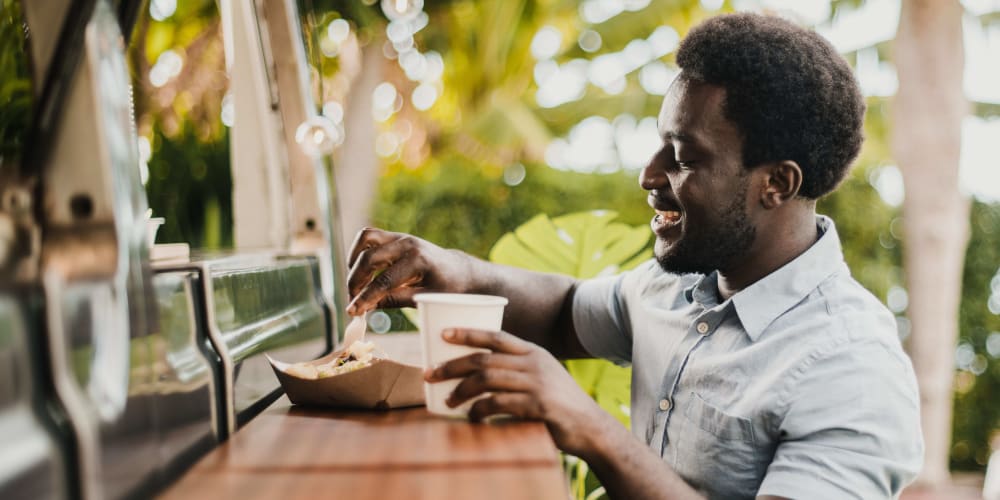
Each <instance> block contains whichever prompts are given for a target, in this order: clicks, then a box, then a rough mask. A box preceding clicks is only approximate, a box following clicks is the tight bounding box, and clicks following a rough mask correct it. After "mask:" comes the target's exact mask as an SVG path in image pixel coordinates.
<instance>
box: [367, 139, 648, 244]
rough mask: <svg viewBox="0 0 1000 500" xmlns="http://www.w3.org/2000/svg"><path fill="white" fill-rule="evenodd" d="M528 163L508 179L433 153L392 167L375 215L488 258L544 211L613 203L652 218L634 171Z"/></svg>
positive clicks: (624, 215)
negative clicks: (408, 165) (419, 162)
mask: <svg viewBox="0 0 1000 500" xmlns="http://www.w3.org/2000/svg"><path fill="white" fill-rule="evenodd" d="M516 165H521V164H516ZM522 166H523V168H524V171H525V174H524V179H523V181H522V182H521V183H520V184H517V185H515V186H511V185H508V184H507V183H505V182H504V178H503V169H500V168H495V167H484V166H482V165H478V164H476V163H475V162H473V161H471V160H469V159H467V158H463V157H461V156H459V155H454V154H453V155H449V156H446V157H439V158H435V159H432V160H431V161H430V162H429V164H428V165H427V166H425V167H423V168H420V169H418V170H408V169H398V170H395V171H392V172H390V173H388V174H386V175H385V176H384V177H383V178H382V180H381V182H380V184H379V196H378V199H377V200H376V202H375V203H376V204H375V212H374V216H373V222H374V224H375V225H376V226H380V227H384V228H386V229H389V230H392V231H402V232H408V233H412V234H416V235H420V236H422V237H425V238H427V239H429V240H431V241H433V242H435V243H437V244H439V245H442V246H446V247H452V248H461V249H463V250H465V251H467V252H469V253H471V254H473V255H476V256H478V257H482V258H486V257H487V255H488V252H489V249H490V247H491V246H492V245H493V242H495V241H497V240H499V239H500V237H501V236H502V235H503V234H504V233H506V232H508V231H511V230H513V229H514V228H515V227H517V226H518V225H520V224H522V223H524V222H525V221H527V220H528V219H529V218H531V217H533V216H534V215H536V214H539V213H552V214H560V213H566V212H573V211H581V210H590V209H600V208H605V207H614V209H615V210H616V211H617V212H618V213H619V214H620V218H621V220H622V222H625V223H626V224H632V225H635V224H646V223H648V221H649V207H648V206H646V202H645V196H644V195H643V193H642V190H641V189H640V188H639V184H638V182H637V181H636V177H635V175H634V173H628V172H618V173H613V174H581V173H574V172H562V171H558V170H553V169H551V168H549V167H548V166H545V165H536V164H530V163H529V164H525V165H522ZM511 168H518V167H517V166H513V167H511Z"/></svg>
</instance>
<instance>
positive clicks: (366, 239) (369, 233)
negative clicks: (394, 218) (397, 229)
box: [347, 227, 402, 268]
mask: <svg viewBox="0 0 1000 500" xmlns="http://www.w3.org/2000/svg"><path fill="white" fill-rule="evenodd" d="M400 236H402V235H401V234H400V233H392V232H389V231H385V230H382V229H378V228H374V227H366V228H364V229H362V230H360V231H358V234H356V235H355V236H354V242H353V243H351V251H350V253H349V254H348V255H349V257H348V258H347V267H348V268H351V267H354V261H355V260H357V259H358V255H360V254H361V252H364V251H365V250H370V249H372V248H375V247H378V246H381V245H385V244H386V243H389V242H390V241H393V240H397V239H399V237H400Z"/></svg>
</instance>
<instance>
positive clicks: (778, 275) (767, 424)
mask: <svg viewBox="0 0 1000 500" xmlns="http://www.w3.org/2000/svg"><path fill="white" fill-rule="evenodd" d="M817 226H818V228H819V231H820V233H821V236H820V238H819V239H818V240H817V242H816V243H815V244H813V246H812V247H810V248H809V249H808V250H807V251H806V252H804V253H803V254H802V255H800V256H798V257H797V258H796V259H795V260H793V261H792V262H789V263H788V264H786V265H785V266H783V267H782V268H780V269H778V270H776V271H775V272H773V273H771V274H769V275H768V276H766V277H764V278H763V279H761V280H759V281H757V282H756V283H754V284H752V285H751V286H749V287H747V288H745V289H743V290H741V291H740V292H739V293H737V294H735V295H733V296H732V297H731V298H729V299H728V300H726V301H723V302H721V303H720V302H719V299H718V282H717V275H716V274H715V273H713V274H710V275H707V276H702V275H674V274H669V273H666V272H664V271H663V270H662V269H660V267H659V265H658V264H657V263H656V262H655V261H649V262H647V263H645V264H643V265H641V266H639V267H638V268H636V269H634V270H632V271H629V272H626V273H624V274H622V275H619V276H616V277H609V278H600V279H595V280H590V281H586V282H584V283H582V284H581V285H580V286H579V287H578V289H577V291H576V295H575V298H574V303H573V316H574V325H575V327H576V331H577V333H578V335H579V337H580V341H581V343H582V344H583V346H584V347H585V348H586V349H587V350H588V351H589V352H590V353H591V354H592V355H594V356H596V357H602V358H607V359H610V360H612V361H615V362H617V363H620V364H628V363H631V365H632V417H631V418H632V432H633V433H634V434H635V435H636V437H638V438H639V439H641V440H642V441H644V442H646V443H647V444H648V445H649V447H650V448H652V449H653V450H654V451H655V452H657V453H658V454H659V455H660V456H662V457H663V460H664V461H666V462H667V463H668V464H669V465H670V466H671V467H672V468H673V469H674V470H675V471H676V472H677V473H678V474H679V475H680V476H681V477H683V478H684V479H685V480H686V481H687V482H688V483H689V484H691V485H692V486H694V487H695V488H696V489H699V490H701V491H702V492H704V493H706V494H707V495H708V496H709V497H711V498H752V497H754V496H756V495H778V496H784V497H788V498H809V499H823V498H831V499H833V498H836V499H841V498H864V499H869V498H895V497H897V496H898V495H899V492H900V490H901V489H902V488H903V487H904V486H905V485H906V484H908V483H909V482H910V481H912V480H913V478H914V477H915V476H916V473H917V472H918V471H919V469H920V466H921V461H922V456H923V443H922V440H921V434H920V410H919V408H920V407H919V395H918V393H917V384H916V377H915V376H914V374H913V368H912V366H911V364H910V361H909V358H907V356H906V355H905V354H904V353H903V350H902V348H901V346H900V343H899V339H898V337H897V333H896V324H895V320H894V318H893V316H892V314H891V313H890V312H889V311H888V310H887V309H886V308H885V307H884V306H883V305H882V303H881V302H879V300H878V299H876V298H875V297H874V296H873V295H872V294H871V293H869V292H868V291H867V290H865V289H864V288H863V287H862V286H861V285H860V284H858V282H857V281H855V280H854V279H853V278H852V277H851V274H850V271H849V270H848V268H847V265H846V264H845V263H844V259H843V254H842V252H841V248H840V240H839V238H838V236H837V230H836V228H835V227H834V224H833V221H831V220H830V219H829V218H827V217H823V216H819V217H817Z"/></svg>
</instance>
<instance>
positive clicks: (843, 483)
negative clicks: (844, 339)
mask: <svg viewBox="0 0 1000 500" xmlns="http://www.w3.org/2000/svg"><path fill="white" fill-rule="evenodd" d="M792 376H793V378H794V380H793V381H791V383H790V384H789V385H788V386H786V388H787V391H786V394H785V395H784V398H787V403H786V408H787V409H786V411H785V412H784V417H783V419H782V421H781V424H780V432H779V435H780V436H781V440H780V441H779V443H778V446H777V450H776V452H775V455H774V459H773V460H772V462H771V464H770V466H769V467H768V469H767V474H766V476H765V477H764V481H763V484H761V487H760V490H759V491H758V494H759V495H776V496H781V497H786V498H815V499H825V498H830V499H834V498H835V499H841V498H865V499H868V498H896V497H898V495H899V493H900V491H901V490H902V488H903V487H904V486H906V485H907V484H908V483H909V482H910V481H912V480H913V478H914V477H915V476H916V474H917V472H918V471H919V470H920V467H921V463H922V459H923V441H922V438H921V433H920V407H919V394H918V392H917V387H916V379H915V376H914V374H913V370H912V367H911V366H910V363H909V361H908V360H906V359H905V358H903V357H902V356H901V355H899V354H897V353H894V352H891V351H890V350H889V349H887V348H886V347H885V346H883V345H880V344H879V343H878V342H874V341H873V342H866V343H863V344H861V345H858V344H853V345H852V344H851V343H845V344H841V345H839V346H833V347H832V348H831V349H830V351H829V352H826V353H817V354H816V355H815V356H813V357H812V358H809V359H807V360H806V362H804V363H803V364H802V365H801V366H800V367H799V368H798V371H797V372H796V373H793V374H792Z"/></svg>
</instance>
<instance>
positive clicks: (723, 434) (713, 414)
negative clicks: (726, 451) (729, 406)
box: [684, 393, 756, 445]
mask: <svg viewBox="0 0 1000 500" xmlns="http://www.w3.org/2000/svg"><path fill="white" fill-rule="evenodd" d="M684 418H686V419H687V420H688V422H691V423H693V424H695V425H697V426H698V427H700V428H701V429H702V430H703V431H705V432H707V433H709V434H712V435H713V436H715V437H717V438H719V439H721V440H724V441H742V442H744V443H748V444H750V445H753V444H754V443H755V441H756V440H755V439H754V432H753V422H752V421H751V420H750V419H749V418H745V417H738V416H735V415H729V414H727V413H726V412H724V411H722V410H720V409H718V408H716V407H715V406H712V405H711V404H710V403H709V402H708V401H705V400H704V399H702V397H701V396H699V395H698V394H696V393H691V400H690V402H689V403H688V405H687V408H685V409H684Z"/></svg>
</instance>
